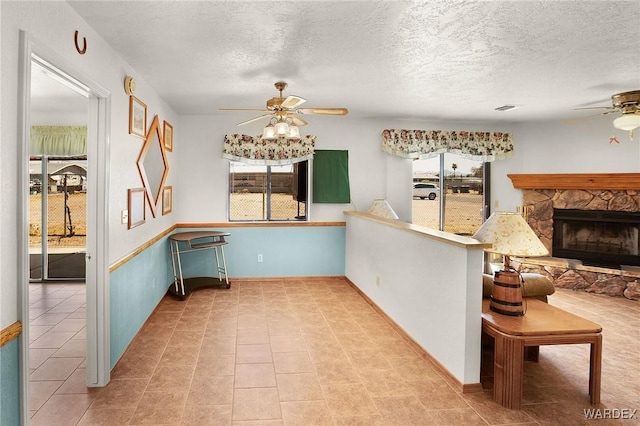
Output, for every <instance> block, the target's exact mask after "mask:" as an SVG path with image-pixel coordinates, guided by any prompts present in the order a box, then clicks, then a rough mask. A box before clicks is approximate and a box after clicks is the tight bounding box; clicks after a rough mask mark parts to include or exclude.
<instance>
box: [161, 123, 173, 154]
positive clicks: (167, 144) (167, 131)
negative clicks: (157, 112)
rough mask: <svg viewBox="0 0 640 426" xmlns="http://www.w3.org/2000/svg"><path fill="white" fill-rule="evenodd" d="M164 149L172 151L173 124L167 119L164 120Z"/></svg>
mask: <svg viewBox="0 0 640 426" xmlns="http://www.w3.org/2000/svg"><path fill="white" fill-rule="evenodd" d="M163 130H164V149H166V150H167V151H173V126H172V125H171V124H169V122H168V121H166V120H165V122H164V129H163Z"/></svg>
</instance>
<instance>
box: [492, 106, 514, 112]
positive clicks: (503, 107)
mask: <svg viewBox="0 0 640 426" xmlns="http://www.w3.org/2000/svg"><path fill="white" fill-rule="evenodd" d="M516 108H518V105H502V106H500V107H498V108H496V111H510V110H512V109H516Z"/></svg>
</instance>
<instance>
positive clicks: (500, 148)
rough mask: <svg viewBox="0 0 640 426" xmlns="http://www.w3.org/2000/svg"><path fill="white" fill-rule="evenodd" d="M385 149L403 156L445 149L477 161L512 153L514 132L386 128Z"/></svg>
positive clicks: (432, 153) (429, 154)
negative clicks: (512, 133)
mask: <svg viewBox="0 0 640 426" xmlns="http://www.w3.org/2000/svg"><path fill="white" fill-rule="evenodd" d="M382 150H383V151H385V152H387V153H389V154H392V155H396V156H398V157H403V158H429V157H435V156H437V155H439V154H442V153H444V152H448V153H451V154H457V155H460V156H461V157H466V158H470V159H473V160H477V161H494V160H499V159H502V158H507V157H510V156H511V155H512V154H513V143H512V137H511V133H500V132H467V131H455V130H454V131H445V130H404V129H385V130H383V131H382Z"/></svg>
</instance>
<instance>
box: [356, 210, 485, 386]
mask: <svg viewBox="0 0 640 426" xmlns="http://www.w3.org/2000/svg"><path fill="white" fill-rule="evenodd" d="M344 214H345V216H346V223H347V226H346V265H345V275H346V277H347V278H348V279H349V280H350V281H351V282H352V283H353V284H354V285H355V286H356V287H357V288H358V289H359V290H360V291H361V292H362V293H363V294H364V296H366V297H367V298H368V299H369V300H370V301H371V302H372V303H373V304H374V305H375V306H376V307H377V308H378V309H379V310H380V311H382V312H383V313H384V314H385V315H386V316H387V317H389V318H390V319H391V320H392V321H393V322H394V323H395V325H396V326H397V328H399V329H400V330H401V331H402V332H403V333H404V334H406V335H407V336H408V337H409V338H410V339H411V340H412V341H413V343H414V344H415V345H417V346H418V347H419V348H420V349H421V350H420V351H419V352H422V353H421V354H422V355H424V356H425V357H427V358H430V359H431V360H432V361H434V362H435V364H436V366H438V367H439V369H440V370H441V372H442V373H443V374H444V375H445V376H446V377H447V379H449V381H450V383H451V384H453V385H454V386H456V387H458V388H459V389H460V390H461V391H463V392H474V391H481V389H482V388H481V385H480V345H481V343H480V338H481V332H482V316H481V315H482V265H483V249H485V248H489V247H491V245H490V244H486V243H480V242H479V241H477V240H475V239H472V238H468V237H463V236H459V235H455V234H450V233H448V232H442V231H437V230H432V229H428V228H425V227H422V226H418V225H414V224H410V223H406V222H401V221H399V220H393V219H384V218H381V217H378V216H374V215H371V214H369V213H362V212H355V211H345V212H344ZM415 345H414V346H415Z"/></svg>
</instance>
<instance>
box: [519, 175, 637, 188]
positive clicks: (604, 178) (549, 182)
mask: <svg viewBox="0 0 640 426" xmlns="http://www.w3.org/2000/svg"><path fill="white" fill-rule="evenodd" d="M507 176H508V177H509V179H511V182H512V183H513V187H514V188H517V189H609V190H618V191H620V190H640V173H547V174H508V175H507Z"/></svg>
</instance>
